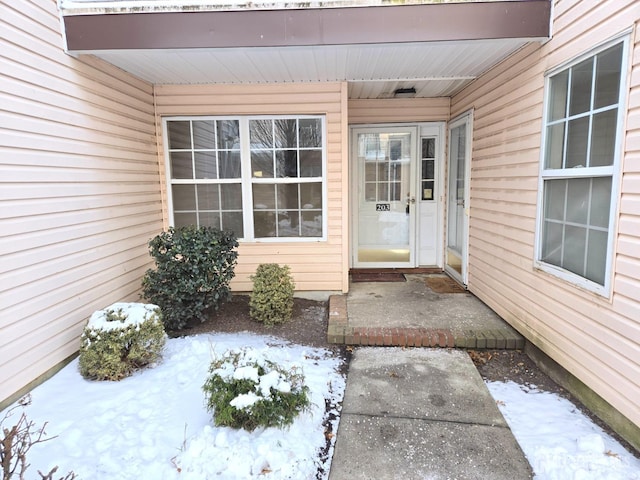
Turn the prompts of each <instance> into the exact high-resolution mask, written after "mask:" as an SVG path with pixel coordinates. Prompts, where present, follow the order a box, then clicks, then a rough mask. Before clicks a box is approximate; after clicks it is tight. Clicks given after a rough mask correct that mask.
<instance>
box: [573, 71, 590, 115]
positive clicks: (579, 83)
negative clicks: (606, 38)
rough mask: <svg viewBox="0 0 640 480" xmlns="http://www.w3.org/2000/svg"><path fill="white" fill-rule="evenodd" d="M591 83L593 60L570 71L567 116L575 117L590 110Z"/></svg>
mask: <svg viewBox="0 0 640 480" xmlns="http://www.w3.org/2000/svg"><path fill="white" fill-rule="evenodd" d="M592 81H593V58H590V59H588V60H585V61H584V62H582V63H579V64H578V65H576V66H575V67H573V68H572V69H571V102H570V106H569V115H576V114H578V113H583V112H586V111H588V110H589V109H590V107H591V83H592Z"/></svg>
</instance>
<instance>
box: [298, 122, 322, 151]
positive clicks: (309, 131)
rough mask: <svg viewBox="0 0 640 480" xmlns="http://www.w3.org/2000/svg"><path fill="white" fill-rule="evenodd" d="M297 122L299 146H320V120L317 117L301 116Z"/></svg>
mask: <svg viewBox="0 0 640 480" xmlns="http://www.w3.org/2000/svg"><path fill="white" fill-rule="evenodd" d="M298 123H299V127H298V128H299V129H300V148H321V147H322V121H321V120H320V119H319V118H301V119H300V120H299V121H298Z"/></svg>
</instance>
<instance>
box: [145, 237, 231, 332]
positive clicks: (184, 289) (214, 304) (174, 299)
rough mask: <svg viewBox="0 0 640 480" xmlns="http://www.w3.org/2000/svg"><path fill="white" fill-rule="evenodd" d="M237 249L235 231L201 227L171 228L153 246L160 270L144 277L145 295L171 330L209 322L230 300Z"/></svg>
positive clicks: (154, 240)
mask: <svg viewBox="0 0 640 480" xmlns="http://www.w3.org/2000/svg"><path fill="white" fill-rule="evenodd" d="M237 246H238V241H237V240H236V237H235V236H234V235H233V233H230V232H224V231H221V230H218V229H217V228H213V227H195V226H189V227H182V228H177V229H174V228H173V227H171V228H170V229H169V231H167V232H162V233H161V234H160V235H158V236H156V237H155V238H153V239H152V240H151V241H150V242H149V252H150V254H151V256H152V257H153V258H154V259H155V262H156V269H155V270H151V269H150V270H147V272H146V274H145V276H144V278H143V279H142V290H143V296H144V298H146V299H147V300H149V301H150V302H152V303H154V304H156V305H159V306H160V308H161V309H162V318H163V321H164V324H165V327H166V328H167V329H168V330H179V329H181V328H183V327H184V326H185V325H186V324H187V322H189V321H190V320H199V321H201V322H204V321H205V320H206V318H207V311H208V310H209V309H211V308H213V309H217V308H218V307H219V306H220V304H221V303H222V302H224V301H226V300H228V299H229V297H230V295H231V294H230V289H229V282H230V281H231V279H232V278H233V277H234V275H235V273H234V268H235V265H236V261H237V258H238V252H237V251H236V250H235V248H236V247H237Z"/></svg>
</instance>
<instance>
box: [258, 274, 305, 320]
mask: <svg viewBox="0 0 640 480" xmlns="http://www.w3.org/2000/svg"><path fill="white" fill-rule="evenodd" d="M251 280H253V290H252V292H251V296H250V298H249V315H250V316H251V318H253V319H254V320H257V321H259V322H263V323H264V324H266V325H276V324H278V323H284V322H286V321H288V320H290V319H291V315H292V314H293V293H294V291H295V288H296V286H295V283H294V281H293V277H292V276H291V272H290V269H289V267H288V266H287V265H284V266H282V267H281V266H280V265H278V264H276V263H263V264H261V265H258V268H257V270H256V274H255V275H252V276H251Z"/></svg>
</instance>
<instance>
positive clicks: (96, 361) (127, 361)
mask: <svg viewBox="0 0 640 480" xmlns="http://www.w3.org/2000/svg"><path fill="white" fill-rule="evenodd" d="M166 339H167V336H166V334H165V331H164V325H163V323H162V315H161V313H160V308H159V307H158V306H156V305H151V304H143V303H114V304H113V305H111V306H109V307H107V308H105V309H104V310H98V311H96V312H94V313H93V315H91V318H90V319H89V323H88V324H87V326H86V327H85V328H84V331H83V332H82V337H81V339H80V359H79V362H80V373H81V374H82V376H83V377H85V378H88V379H91V380H121V379H122V378H124V377H127V376H129V375H131V374H132V373H133V372H134V371H135V370H137V369H139V368H142V367H145V366H147V365H149V364H151V363H153V362H155V361H156V360H158V359H159V358H160V356H161V355H162V349H163V348H164V344H165V342H166Z"/></svg>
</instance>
